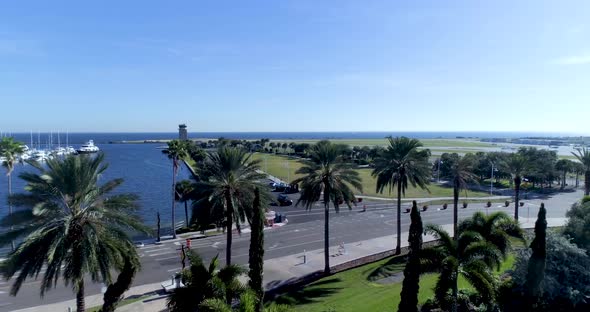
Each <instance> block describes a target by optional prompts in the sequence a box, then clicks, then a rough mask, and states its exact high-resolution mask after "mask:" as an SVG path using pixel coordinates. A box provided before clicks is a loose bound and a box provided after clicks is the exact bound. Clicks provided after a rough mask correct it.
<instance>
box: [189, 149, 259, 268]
mask: <svg viewBox="0 0 590 312" xmlns="http://www.w3.org/2000/svg"><path fill="white" fill-rule="evenodd" d="M251 156H252V154H251V153H249V152H247V151H246V150H245V149H242V148H238V147H229V146H222V147H220V148H218V149H217V151H216V152H212V153H209V154H208V156H207V160H206V161H205V162H204V163H203V165H202V166H201V168H199V170H198V171H197V175H198V179H197V182H196V183H195V205H198V206H202V207H208V208H211V209H216V210H218V211H219V210H222V211H223V212H224V213H225V226H226V235H227V245H226V253H225V257H226V258H225V259H226V264H227V265H230V264H231V245H232V225H233V224H234V223H235V225H236V228H237V230H238V232H240V229H241V228H240V223H241V222H244V221H245V220H246V217H248V218H249V217H250V216H251V213H252V211H251V210H252V202H253V200H254V189H255V188H256V187H259V188H260V189H261V190H266V188H265V187H263V186H262V185H261V182H260V181H262V180H263V179H264V178H265V177H266V176H265V175H264V174H262V173H259V172H260V160H253V159H251ZM260 196H261V200H263V199H266V198H268V194H266V193H265V192H261V194H260Z"/></svg>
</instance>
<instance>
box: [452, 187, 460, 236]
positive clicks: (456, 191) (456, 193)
mask: <svg viewBox="0 0 590 312" xmlns="http://www.w3.org/2000/svg"><path fill="white" fill-rule="evenodd" d="M458 223H459V186H458V185H457V183H454V185H453V238H454V239H455V240H456V239H457V236H458V235H457V224H458Z"/></svg>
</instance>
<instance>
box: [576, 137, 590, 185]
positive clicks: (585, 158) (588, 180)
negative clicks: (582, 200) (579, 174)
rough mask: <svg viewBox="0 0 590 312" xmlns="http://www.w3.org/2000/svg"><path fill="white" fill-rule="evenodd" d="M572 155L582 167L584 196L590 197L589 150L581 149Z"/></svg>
mask: <svg viewBox="0 0 590 312" xmlns="http://www.w3.org/2000/svg"><path fill="white" fill-rule="evenodd" d="M572 154H573V155H574V156H576V158H577V159H578V161H579V162H580V163H582V165H584V195H586V196H587V195H590V150H588V149H586V148H585V147H583V148H581V149H578V150H577V153H574V152H572Z"/></svg>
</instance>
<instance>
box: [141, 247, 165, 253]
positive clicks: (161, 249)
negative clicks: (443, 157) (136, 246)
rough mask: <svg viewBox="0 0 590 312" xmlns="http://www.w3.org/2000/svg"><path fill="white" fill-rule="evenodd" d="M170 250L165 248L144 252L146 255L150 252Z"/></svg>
mask: <svg viewBox="0 0 590 312" xmlns="http://www.w3.org/2000/svg"><path fill="white" fill-rule="evenodd" d="M168 249H170V248H168V247H166V248H160V249H153V250H146V251H145V252H146V253H150V252H158V251H162V250H168Z"/></svg>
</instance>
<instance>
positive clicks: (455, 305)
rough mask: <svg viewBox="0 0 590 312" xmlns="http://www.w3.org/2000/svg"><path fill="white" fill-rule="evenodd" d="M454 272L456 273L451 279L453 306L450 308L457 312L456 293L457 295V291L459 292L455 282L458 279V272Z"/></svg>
mask: <svg viewBox="0 0 590 312" xmlns="http://www.w3.org/2000/svg"><path fill="white" fill-rule="evenodd" d="M455 274H456V275H455V280H454V281H453V303H452V305H453V306H452V308H451V310H452V311H453V312H457V295H458V292H459V291H458V288H459V287H458V285H457V283H458V281H459V276H458V275H459V274H458V272H455Z"/></svg>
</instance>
